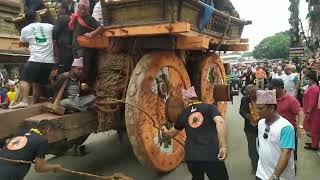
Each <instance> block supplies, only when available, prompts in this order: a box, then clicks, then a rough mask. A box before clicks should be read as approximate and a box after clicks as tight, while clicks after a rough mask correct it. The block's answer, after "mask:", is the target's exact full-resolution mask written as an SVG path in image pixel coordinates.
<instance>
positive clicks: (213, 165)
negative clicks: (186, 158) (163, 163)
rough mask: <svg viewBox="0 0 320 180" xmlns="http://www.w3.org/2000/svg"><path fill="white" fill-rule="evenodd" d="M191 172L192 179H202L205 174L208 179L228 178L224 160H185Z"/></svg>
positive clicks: (221, 179) (225, 179)
mask: <svg viewBox="0 0 320 180" xmlns="http://www.w3.org/2000/svg"><path fill="white" fill-rule="evenodd" d="M187 165H188V169H189V171H190V173H191V174H192V180H204V174H206V175H207V176H208V178H209V180H229V175H228V171H227V168H226V165H225V163H224V162H187Z"/></svg>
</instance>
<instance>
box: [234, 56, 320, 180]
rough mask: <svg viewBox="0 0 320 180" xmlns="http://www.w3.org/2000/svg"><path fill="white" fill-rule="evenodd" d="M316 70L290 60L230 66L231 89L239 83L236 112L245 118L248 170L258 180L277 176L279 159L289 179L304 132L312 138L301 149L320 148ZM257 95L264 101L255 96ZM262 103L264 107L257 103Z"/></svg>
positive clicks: (293, 169) (294, 170) (291, 177)
mask: <svg viewBox="0 0 320 180" xmlns="http://www.w3.org/2000/svg"><path fill="white" fill-rule="evenodd" d="M318 73H319V72H317V71H315V70H312V69H307V68H305V67H302V66H300V64H296V63H293V62H289V61H278V62H265V63H259V64H252V65H250V64H247V65H244V64H238V65H235V66H234V67H233V69H232V73H231V74H230V75H231V76H232V78H234V80H235V81H236V82H234V81H233V82H231V84H232V86H233V87H236V86H235V85H238V84H240V85H239V87H240V89H241V92H242V93H243V95H244V97H243V98H242V99H241V104H240V110H239V112H240V115H241V116H242V117H243V118H244V120H245V125H244V132H245V134H246V137H247V142H248V152H249V158H250V160H251V165H252V173H253V174H256V176H257V179H258V180H259V179H268V178H269V177H270V175H276V178H277V176H279V173H278V172H279V169H281V168H280V167H279V166H280V165H281V164H282V165H283V163H284V161H283V160H284V159H286V160H287V161H286V162H285V164H286V167H287V168H286V170H285V172H284V173H283V174H282V177H284V178H285V179H293V175H294V174H295V172H296V171H297V169H296V167H297V166H296V165H297V162H298V155H297V149H298V139H299V137H302V136H304V135H305V134H307V135H308V136H310V137H311V142H307V143H305V146H304V148H305V149H306V150H310V151H319V141H320V137H319V134H320V133H319V132H320V97H319V93H320V88H319V74H318ZM259 93H260V96H261V93H262V94H263V96H264V98H263V99H260V100H259V98H258V96H259ZM270 97H273V98H270ZM262 101H264V104H268V106H261V102H262ZM268 137H269V138H268ZM257 139H258V142H257ZM268 139H269V140H268ZM257 147H258V148H257ZM319 152H320V151H319ZM270 153H271V154H272V155H271V154H270ZM290 154H291V155H290ZM319 155H320V153H319ZM271 156H272V157H276V158H270V157H271ZM281 161H282V162H281ZM272 173H273V174H272ZM276 178H274V179H276Z"/></svg>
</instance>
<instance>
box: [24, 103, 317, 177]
mask: <svg viewBox="0 0 320 180" xmlns="http://www.w3.org/2000/svg"><path fill="white" fill-rule="evenodd" d="M239 101H240V97H236V98H235V102H234V104H233V105H231V104H230V105H229V106H228V114H227V121H228V132H229V146H230V152H229V157H228V160H227V168H228V171H229V175H230V179H231V180H254V179H255V178H254V176H252V175H250V164H249V159H248V156H247V143H246V139H245V135H244V133H243V119H242V118H241V117H240V116H239V114H238V107H239ZM307 140H308V139H307V138H305V139H302V140H300V142H301V143H300V146H299V148H300V151H299V158H300V161H299V165H298V176H297V180H320V157H319V156H318V155H317V153H311V152H308V151H305V150H304V149H303V147H302V145H303V144H304V142H305V141H307ZM85 144H87V148H88V150H89V151H90V152H91V153H90V154H88V155H86V156H84V157H81V158H78V157H72V156H68V155H67V156H63V157H58V158H55V157H52V158H51V159H50V160H49V162H51V163H60V164H62V165H63V166H65V167H66V168H70V169H74V170H78V171H86V172H91V173H97V174H101V175H111V174H113V173H114V172H123V173H125V174H127V175H129V176H131V177H134V179H136V180H188V179H190V175H189V173H188V171H187V168H186V165H185V164H182V165H181V166H180V167H178V168H177V169H176V170H175V171H173V172H171V173H169V174H158V173H155V172H152V171H150V170H149V169H146V168H144V167H143V166H141V165H140V164H139V162H138V161H137V159H136V158H135V156H134V154H133V152H132V150H131V147H130V143H129V141H128V139H124V140H122V141H119V140H118V138H117V135H116V134H115V133H113V132H111V133H105V134H97V135H92V136H90V138H89V139H88V140H87V141H86V143H85ZM270 158H272V157H270ZM56 179H58V180H87V179H88V178H79V177H75V176H69V175H66V174H38V173H35V172H34V170H33V168H32V171H31V172H30V173H29V175H28V176H27V178H26V180H56Z"/></svg>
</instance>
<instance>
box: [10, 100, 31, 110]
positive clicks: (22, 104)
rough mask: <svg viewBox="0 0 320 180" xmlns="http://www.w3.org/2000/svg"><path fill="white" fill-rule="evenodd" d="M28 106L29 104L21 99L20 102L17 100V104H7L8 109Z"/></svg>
mask: <svg viewBox="0 0 320 180" xmlns="http://www.w3.org/2000/svg"><path fill="white" fill-rule="evenodd" d="M28 106H29V104H28V103H26V102H23V101H21V102H19V103H18V104H16V105H14V106H9V109H19V108H26V107H28Z"/></svg>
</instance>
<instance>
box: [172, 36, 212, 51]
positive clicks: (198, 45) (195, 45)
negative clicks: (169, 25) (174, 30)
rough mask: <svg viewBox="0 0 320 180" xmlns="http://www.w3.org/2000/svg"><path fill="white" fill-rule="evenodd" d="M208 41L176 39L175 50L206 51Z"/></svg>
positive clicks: (205, 38)
mask: <svg viewBox="0 0 320 180" xmlns="http://www.w3.org/2000/svg"><path fill="white" fill-rule="evenodd" d="M209 41H210V39H209V38H207V37H204V36H200V37H177V46H176V47H177V49H186V50H206V49H208V48H209Z"/></svg>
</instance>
